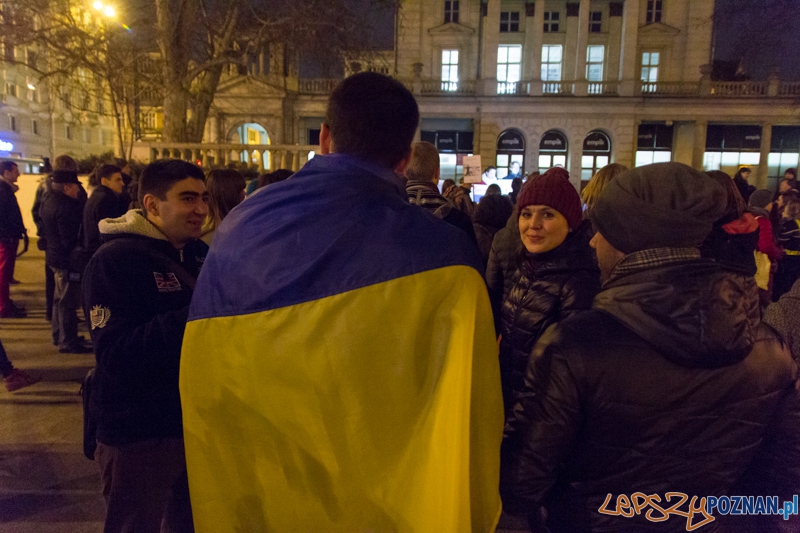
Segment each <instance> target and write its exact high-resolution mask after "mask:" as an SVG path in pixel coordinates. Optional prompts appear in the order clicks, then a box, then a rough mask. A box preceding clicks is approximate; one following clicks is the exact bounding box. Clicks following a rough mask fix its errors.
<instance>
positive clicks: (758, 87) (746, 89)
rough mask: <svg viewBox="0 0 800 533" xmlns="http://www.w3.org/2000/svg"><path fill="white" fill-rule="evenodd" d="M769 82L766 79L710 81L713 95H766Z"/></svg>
mask: <svg viewBox="0 0 800 533" xmlns="http://www.w3.org/2000/svg"><path fill="white" fill-rule="evenodd" d="M768 86H769V82H766V81H745V82H742V81H715V82H711V94H712V95H714V96H766V95H767V88H768Z"/></svg>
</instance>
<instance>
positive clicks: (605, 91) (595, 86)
mask: <svg viewBox="0 0 800 533" xmlns="http://www.w3.org/2000/svg"><path fill="white" fill-rule="evenodd" d="M618 94H619V82H618V81H602V82H591V81H590V82H589V96H616V95H618Z"/></svg>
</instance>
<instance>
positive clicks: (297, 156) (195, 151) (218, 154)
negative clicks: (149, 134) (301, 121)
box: [136, 141, 319, 170]
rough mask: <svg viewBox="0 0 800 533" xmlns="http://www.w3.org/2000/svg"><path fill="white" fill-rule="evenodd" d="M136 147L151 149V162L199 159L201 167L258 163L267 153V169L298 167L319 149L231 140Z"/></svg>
mask: <svg viewBox="0 0 800 533" xmlns="http://www.w3.org/2000/svg"><path fill="white" fill-rule="evenodd" d="M136 147H137V148H146V149H148V150H149V152H150V161H151V162H152V161H156V160H158V159H167V158H174V159H182V160H184V161H191V162H192V163H194V162H196V161H201V162H202V164H203V166H204V167H208V166H211V165H224V164H227V163H230V162H233V161H242V159H244V162H246V163H248V164H252V165H257V164H258V165H260V164H261V163H262V162H263V161H265V160H266V159H267V154H269V161H270V170H278V169H279V168H288V169H290V170H299V169H300V167H302V166H303V165H304V164H305V162H306V161H307V160H308V155H309V152H312V151H316V150H319V146H315V145H297V144H234V143H167V142H146V141H145V142H140V143H137V144H136Z"/></svg>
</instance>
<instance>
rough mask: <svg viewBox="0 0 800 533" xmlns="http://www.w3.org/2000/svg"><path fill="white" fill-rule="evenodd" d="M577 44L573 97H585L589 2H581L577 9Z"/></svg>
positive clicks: (585, 0)
mask: <svg viewBox="0 0 800 533" xmlns="http://www.w3.org/2000/svg"><path fill="white" fill-rule="evenodd" d="M578 9H579V12H578V44H577V46H576V49H575V75H574V77H573V79H574V80H575V95H576V96H586V95H587V94H589V85H588V84H587V82H586V47H587V45H588V44H589V10H590V9H591V1H590V0H581V3H580V7H579V8H578Z"/></svg>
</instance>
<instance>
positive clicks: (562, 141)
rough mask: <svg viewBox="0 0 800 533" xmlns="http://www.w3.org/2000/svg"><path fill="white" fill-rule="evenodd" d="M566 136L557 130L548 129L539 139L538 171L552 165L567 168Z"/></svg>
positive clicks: (543, 170) (542, 170) (544, 170)
mask: <svg viewBox="0 0 800 533" xmlns="http://www.w3.org/2000/svg"><path fill="white" fill-rule="evenodd" d="M568 148H569V145H568V144H567V137H566V136H565V135H564V134H563V133H561V132H560V131H557V130H550V131H548V132H545V134H544V135H542V140H541V141H539V172H542V173H544V172H546V171H547V169H549V168H552V167H564V168H567V150H568Z"/></svg>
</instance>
